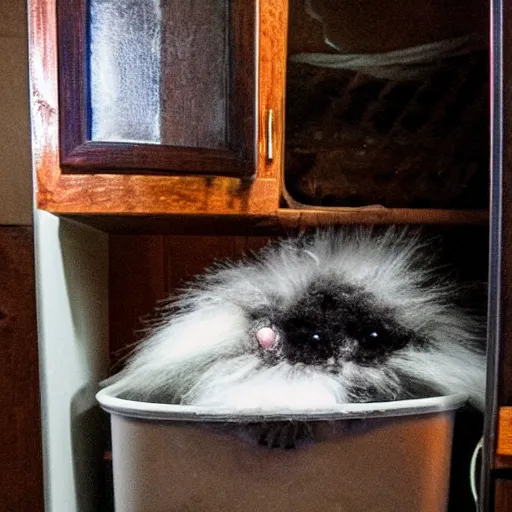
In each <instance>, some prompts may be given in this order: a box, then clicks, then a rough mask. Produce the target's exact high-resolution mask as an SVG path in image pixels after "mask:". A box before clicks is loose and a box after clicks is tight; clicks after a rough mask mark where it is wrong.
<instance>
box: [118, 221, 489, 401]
mask: <svg viewBox="0 0 512 512" xmlns="http://www.w3.org/2000/svg"><path fill="white" fill-rule="evenodd" d="M319 283H320V284H319ZM322 283H323V284H322ZM315 286H316V287H318V286H320V287H322V286H323V287H324V288H325V289H326V290H325V291H326V292H329V293H332V292H333V291H334V292H336V290H338V289H342V290H347V289H348V290H354V293H355V294H356V295H357V297H358V300H359V302H361V303H364V305H365V306H364V307H365V308H366V309H369V310H370V313H371V314H372V315H374V316H378V315H380V314H381V312H385V314H386V315H387V319H388V320H389V321H390V322H391V321H392V322H393V325H395V326H397V327H396V329H398V330H400V332H404V333H406V334H407V336H406V337H405V338H404V339H405V341H404V342H403V343H402V344H401V345H400V346H399V347H398V348H396V349H394V350H389V351H387V352H386V353H385V354H384V355H382V353H381V352H382V351H381V352H379V354H380V355H379V357H377V356H376V357H375V358H371V357H366V358H365V359H363V360H359V359H358V358H357V357H352V358H345V359H343V357H341V356H340V355H339V354H340V353H339V352H336V357H334V358H329V359H328V362H326V361H319V360H317V359H312V360H311V361H307V360H306V361H304V360H290V359H287V358H286V357H284V356H282V354H280V353H279V351H274V352H272V351H270V352H272V353H270V352H269V351H265V350H264V349H262V347H261V346H259V344H258V342H257V340H256V336H255V334H256V332H257V330H258V329H259V328H261V327H262V326H265V325H274V323H276V321H275V318H286V315H287V314H288V312H289V311H290V310H291V309H293V308H294V307H296V306H297V304H298V303H299V302H300V300H301V299H303V298H304V297H307V296H308V294H310V293H311V289H312V287H315ZM459 291H460V287H458V286H457V285H456V284H455V283H454V282H452V280H451V279H449V278H448V277H446V275H444V272H442V271H441V270H440V268H439V267H438V265H437V263H436V259H435V256H434V255H433V251H432V250H431V244H430V241H429V240H428V239H424V238H422V237H421V236H420V235H418V234H417V233H414V232H411V231H409V230H407V229H403V228H388V229H386V230H385V231H383V232H379V233H376V232H375V231H374V230H372V229H358V230H350V231H346V230H345V231H338V230H334V229H328V230H318V231H316V232H314V233H313V234H310V235H301V236H298V237H295V238H289V239H285V240H281V241H279V242H278V243H274V244H271V245H269V246H267V247H265V248H263V249H262V250H260V251H259V252H258V253H257V254H255V255H253V257H248V258H245V259H242V260H240V261H238V262H225V263H221V264H217V265H215V266H214V267H213V268H212V269H210V270H209V271H207V272H206V273H205V274H204V275H202V276H200V277H198V278H197V279H196V280H195V281H194V282H192V283H191V284H190V286H189V287H188V288H186V289H185V290H183V291H182V293H181V294H180V296H179V297H178V298H176V299H173V300H170V301H169V302H168V303H166V304H164V305H163V306H162V307H161V308H160V310H159V314H158V317H157V318H156V319H155V321H154V324H153V325H152V327H151V329H150V330H149V332H148V335H147V337H146V339H145V340H144V341H143V342H142V343H141V344H140V346H139V347H138V348H137V349H136V351H135V352H134V354H133V355H132V357H131V359H130V360H129V362H128V364H127V366H126V367H125V368H124V369H123V370H122V371H121V372H120V374H118V375H117V376H115V377H114V379H113V380H114V384H111V385H112V386H113V391H114V392H116V393H117V394H118V395H119V396H122V397H125V398H129V399H133V400H140V401H151V402H163V403H178V404H196V405H204V406H223V407H232V408H236V409H240V408H253V409H254V408H256V409H276V408H279V409H282V410H287V409H289V410H293V409H309V408H326V407H330V406H333V405H335V404H340V403H347V402H365V401H380V400H398V399H404V398H420V397H424V396H433V395H439V394H449V393H458V392H460V393H464V394H467V395H468V396H469V397H470V401H471V403H472V404H473V405H474V406H476V407H477V408H479V409H482V408H483V406H484V391H485V371H486V368H485V354H484V348H483V347H484V339H485V321H484V319H483V318H482V317H480V316H478V315H475V314H472V313H470V312H468V311H465V310H464V309H463V308H461V307H460V306H458V305H457V304H456V302H455V298H456V297H457V295H458V293H459ZM345 295H347V298H346V300H347V301H348V304H347V307H349V308H352V309H351V311H353V310H354V309H357V308H358V307H359V306H358V305H357V304H359V302H357V301H355V302H353V303H352V302H350V301H351V300H352V299H351V296H350V293H349V294H345ZM354 304H355V305H354ZM356 313H357V311H356ZM370 313H369V314H370ZM305 314H306V313H305ZM340 315H341V313H340ZM340 321H343V318H341V319H340ZM276 325H277V327H276V329H278V328H279V326H278V323H276ZM409 338H410V341H409ZM418 340H420V341H418ZM290 342H293V340H290ZM349 342H350V343H352V345H354V343H355V344H357V340H356V341H354V340H353V339H349V340H347V339H346V338H344V337H343V336H341V337H340V339H338V340H336V343H337V344H339V345H340V346H343V345H344V344H346V343H349ZM379 349H382V347H379ZM335 350H338V348H337V347H335ZM340 350H341V349H340ZM111 382H112V381H111Z"/></svg>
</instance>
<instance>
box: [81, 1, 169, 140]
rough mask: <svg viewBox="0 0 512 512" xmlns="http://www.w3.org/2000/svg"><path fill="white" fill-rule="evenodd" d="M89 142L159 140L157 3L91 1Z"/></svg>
mask: <svg viewBox="0 0 512 512" xmlns="http://www.w3.org/2000/svg"><path fill="white" fill-rule="evenodd" d="M90 15H91V25H90V69H91V73H90V88H91V116H92V134H91V135H92V137H91V138H92V139H93V140H101V141H143V142H159V141H160V79H159V76H160V68H161V55H160V48H161V39H162V33H161V19H162V13H161V10H160V0H132V1H129V0H128V1H127V0H91V4H90Z"/></svg>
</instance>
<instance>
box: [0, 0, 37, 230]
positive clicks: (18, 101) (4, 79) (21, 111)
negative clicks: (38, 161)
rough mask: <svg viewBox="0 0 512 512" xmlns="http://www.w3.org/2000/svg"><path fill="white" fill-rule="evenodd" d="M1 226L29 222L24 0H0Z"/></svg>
mask: <svg viewBox="0 0 512 512" xmlns="http://www.w3.org/2000/svg"><path fill="white" fill-rule="evenodd" d="M0 134H1V136H0V225H2V224H21V225H23V224H32V181H31V180H32V177H31V176H32V174H31V160H30V159H31V155H30V130H29V107H28V50H27V19H26V1H25V0H0Z"/></svg>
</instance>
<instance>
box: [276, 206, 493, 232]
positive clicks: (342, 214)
mask: <svg viewBox="0 0 512 512" xmlns="http://www.w3.org/2000/svg"><path fill="white" fill-rule="evenodd" d="M277 216H278V219H279V222H280V223H281V225H282V226H283V227H286V228H300V227H302V228H307V227H313V226H326V225H343V224H440V225H485V224H487V223H488V221H489V214H488V212H487V210H434V209H412V208H384V207H361V208H339V209H322V208H307V209H300V210H298V209H288V208H280V209H279V210H278V212H277Z"/></svg>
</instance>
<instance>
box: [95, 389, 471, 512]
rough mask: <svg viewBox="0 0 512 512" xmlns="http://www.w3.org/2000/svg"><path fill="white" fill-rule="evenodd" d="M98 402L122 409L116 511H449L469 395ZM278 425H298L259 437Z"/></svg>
mask: <svg viewBox="0 0 512 512" xmlns="http://www.w3.org/2000/svg"><path fill="white" fill-rule="evenodd" d="M97 398H98V401H99V402H100V404H101V406H102V407H103V408H104V409H105V410H106V411H108V412H109V413H110V414H111V422H112V459H113V471H114V497H115V506H116V512H142V511H144V512H171V511H180V512H184V511H187V512H192V511H194V512H196V511H197V512H210V511H211V512H213V511H215V512H219V511H233V512H234V511H237V512H251V511H254V512H256V511H257V512H270V511H272V512H276V511H279V512H286V511H290V512H291V511H293V512H301V511H304V512H315V511H318V512H331V511H337V512H441V511H445V510H446V508H447V501H448V487H449V473H450V460H451V446H452V435H453V423H454V416H455V412H456V410H457V409H458V408H459V407H461V406H462V405H463V404H464V403H465V401H466V397H465V396H462V395H449V396H442V397H434V398H425V399H418V400H404V401H396V402H379V403H368V404H347V405H340V406H338V407H336V408H334V409H330V410H318V411H302V412H297V411H293V412H289V411H282V412H279V413H271V414H264V413H263V412H262V411H235V412H233V411H226V410H219V409H204V408H198V407H191V406H180V405H165V404H151V403H143V402H133V401H129V400H123V399H119V398H116V397H115V396H111V395H110V394H109V389H108V388H106V389H104V390H102V391H100V392H99V393H98V395H97ZM306 421H307V425H308V426H307V428H306V429H304V428H303V427H304V422H306ZM248 425H250V427H248ZM268 425H272V428H271V430H272V431H275V429H276V428H277V429H278V431H279V428H281V431H285V432H288V434H287V435H286V436H285V438H286V441H285V443H284V444H283V445H280V446H281V447H280V448H278V449H271V448H269V445H270V446H271V445H272V444H276V443H274V442H268V436H267V438H266V440H265V441H264V443H263V445H264V446H261V445H260V444H259V443H258V442H257V441H258V440H259V441H260V443H261V437H262V432H263V433H265V432H267V433H268V432H269V428H268V427H267V426H268ZM297 426H299V427H300V428H298V427H297ZM290 432H295V433H297V432H302V434H298V435H295V434H294V436H295V437H294V436H291V437H290V434H289V433H290ZM304 432H307V435H304ZM255 433H256V434H255ZM258 436H259V437H258ZM263 437H264V436H263ZM294 439H295V441H294ZM277 444H278V445H279V443H277ZM284 447H285V448H294V449H283V448H284Z"/></svg>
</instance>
